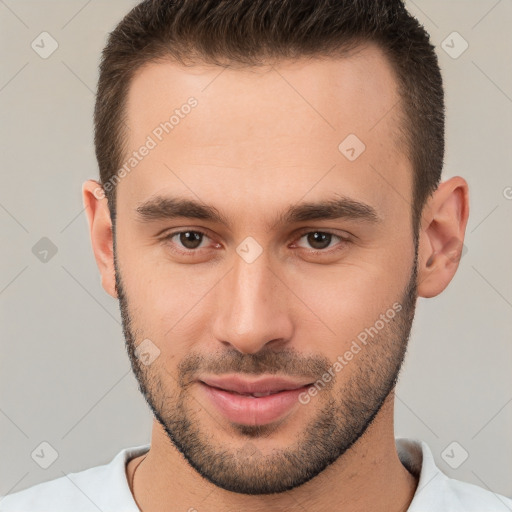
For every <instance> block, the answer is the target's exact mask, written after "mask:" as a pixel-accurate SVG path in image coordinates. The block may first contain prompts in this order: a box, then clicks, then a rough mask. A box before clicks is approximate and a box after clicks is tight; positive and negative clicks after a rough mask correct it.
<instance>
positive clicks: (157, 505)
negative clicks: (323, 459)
mask: <svg viewBox="0 0 512 512" xmlns="http://www.w3.org/2000/svg"><path fill="white" fill-rule="evenodd" d="M393 398H394V396H393V393H392V394H390V396H389V397H388V399H387V400H386V403H385V404H384V406H383V407H382V409H381V410H380V411H379V413H378V415H377V417H376V418H375V420H374V422H373V423H372V424H371V425H370V427H369V428H368V429H367V431H366V432H365V434H364V435H363V436H362V437H361V438H360V439H359V440H358V441H357V442H356V443H355V444H354V445H353V446H352V447H351V448H350V449H349V450H348V451H347V452H346V453H345V454H344V455H342V456H341V457H340V458H339V459H338V460H337V461H336V462H334V463H333V464H331V465H330V466H329V467H327V468H326V469H325V470H324V471H323V472H322V473H320V474H319V475H317V476H316V477H315V478H313V479H312V480H310V481H309V482H307V483H305V484H304V485H302V486H300V487H297V488H295V489H293V490H291V491H287V492H285V493H281V494H272V495H259V496H250V495H243V494H237V493H233V492H229V491H225V490H224V489H221V488H219V487H216V486H215V485H213V484H211V483H210V482H208V481H207V480H205V479H204V478H202V477H201V476H200V475H199V474H198V473H197V472H196V471H195V470H194V469H193V468H192V467H191V466H190V465H189V464H188V462H187V461H186V460H185V459H184V458H183V456H182V455H181V454H180V453H179V452H178V450H177V449H176V448H175V447H174V445H173V444H172V443H171V442H170V441H169V438H168V436H167V434H166V433H165V431H164V430H163V428H162V427H161V425H160V424H159V423H158V422H157V421H156V420H155V421H154V423H153V432H152V439H151V448H150V450H149V452H148V453H147V455H142V456H141V457H138V458H137V459H133V460H131V461H130V463H129V465H128V467H127V476H128V482H130V481H131V478H130V477H131V476H132V475H133V471H134V469H135V468H136V467H137V466H138V464H139V463H140V461H141V460H142V459H143V458H144V457H145V459H144V463H143V464H141V465H140V467H139V468H137V473H136V479H135V480H134V483H133V489H132V493H133V494H134V497H135V500H136V502H137V504H138V506H139V508H140V509H141V510H142V512H160V511H164V510H165V511H167V510H169V503H172V504H173V507H174V508H175V509H176V510H192V509H197V510H200V509H201V508H207V509H209V510H217V511H219V512H223V511H226V512H227V511H228V510H244V511H247V512H257V511H263V510H265V511H268V512H274V511H276V512H277V511H281V510H284V509H286V510H290V511H295V510H297V511H303V510H311V511H315V512H324V511H332V510H333V506H334V507H335V508H336V509H338V510H343V511H344V512H360V511H363V510H372V511H374V512H381V511H382V512H384V511H389V510H393V511H396V512H401V511H406V510H407V508H408V507H409V504H410V502H411V500H412V498H413V496H414V492H415V490H416V486H417V480H416V478H415V477H413V476H412V475H411V474H410V473H409V472H408V471H407V470H406V469H405V467H404V466H403V465H402V463H401V462H400V459H399V458H398V454H397V451H396V445H395V438H394V429H393Z"/></svg>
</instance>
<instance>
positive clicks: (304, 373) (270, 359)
mask: <svg viewBox="0 0 512 512" xmlns="http://www.w3.org/2000/svg"><path fill="white" fill-rule="evenodd" d="M331 364H332V363H331V362H330V361H329V359H328V358H327V357H325V356H319V355H310V356H304V355H302V354H300V353H298V352H296V351H294V350H282V351H274V350H265V351H260V352H258V353H256V354H243V353H241V352H239V351H238V350H236V349H228V350H226V351H222V352H216V353H213V354H212V353H208V354H201V353H198V352H193V353H190V354H188V355H187V356H185V357H184V358H183V359H182V360H181V361H180V363H179V364H178V383H179V385H180V386H181V387H186V386H188V385H189V384H190V383H192V382H194V381H195V380H197V379H198V378H199V376H200V375H204V374H211V375H220V374H226V373H237V374H246V375H253V376H254V375H263V374H265V375H276V374H279V375H282V376H288V377H297V378H304V379H311V381H313V380H317V379H318V378H320V377H321V376H322V375H323V374H324V373H326V372H327V371H328V370H329V368H330V366H331Z"/></svg>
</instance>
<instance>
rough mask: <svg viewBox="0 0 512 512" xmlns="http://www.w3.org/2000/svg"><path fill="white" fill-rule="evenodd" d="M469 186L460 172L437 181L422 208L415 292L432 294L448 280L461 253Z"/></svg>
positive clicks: (450, 278) (443, 287) (437, 291)
mask: <svg viewBox="0 0 512 512" xmlns="http://www.w3.org/2000/svg"><path fill="white" fill-rule="evenodd" d="M468 216H469V188H468V184H467V182H466V181H465V180H464V179H463V178H461V177H460V176H456V177H454V178H451V179H449V180H447V181H445V182H443V183H441V184H440V185H439V187H438V188H437V190H436V191H435V192H434V193H433V195H432V196H431V198H430V199H429V201H428V203H427V205H426V206H425V208H424V209H423V216H422V227H421V231H420V234H419V249H418V252H419V254H418V295H419V296H420V297H426V298H428V297H435V296H436V295H438V294H439V293H441V292H442V291H443V290H444V289H445V288H446V287H447V286H448V284H449V283H450V281H451V280H452V278H453V276H454V275H455V272H456V271H457V268H458V265H459V261H460V259H461V257H462V255H463V253H464V249H465V247H464V235H465V231H466V225H467V220H468Z"/></svg>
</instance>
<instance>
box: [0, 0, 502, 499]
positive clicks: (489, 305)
mask: <svg viewBox="0 0 512 512" xmlns="http://www.w3.org/2000/svg"><path fill="white" fill-rule="evenodd" d="M135 3H136V2H135V1H119V0H118V1H112V0H109V1H108V2H107V1H100V0H89V1H85V0H80V1H70V0H66V1H63V0H60V1H41V0H38V1H24V0H19V1H14V0H4V1H2V0H0V16H1V26H0V34H1V36H0V37H1V38H2V41H1V42H2V45H1V52H2V67H1V76H0V105H1V111H2V123H1V132H0V140H1V141H2V159H1V184H2V186H1V189H0V226H1V232H2V249H1V254H2V258H1V273H0V315H1V322H2V324H1V325H2V327H1V333H2V338H1V343H2V345H1V362H0V365H1V366H0V389H1V396H0V433H1V443H0V461H1V468H0V495H5V494H7V493H9V492H14V491H19V490H22V489H24V488H26V487H29V486H30V485H33V484H35V483H38V482H42V481H46V480H50V479H53V478H56V477H59V476H62V475H65V474H67V473H69V472H76V471H80V470H82V469H85V468H88V467H92V466H95V465H98V464H104V463H107V462H109V461H110V460H111V459H112V458H113V457H114V455H115V454H116V453H118V451H119V450H121V449H122V448H124V447H127V446H134V445H139V444H144V443H147V442H149V440H150V428H151V415H150V411H149V408H148V407H147V406H146V404H145V402H144V400H143V398H142V396H141V395H140V394H139V391H138V390H137V386H136V381H135V378H134V377H133V376H132V374H131V370H130V367H129V362H128V358H127V356H126V354H125V351H124V340H123V336H122V330H121V325H120V315H119V310H118V304H117V301H115V300H114V299H112V298H111V297H110V296H109V295H107V294H106V292H104V290H103V289H102V287H101V284H100V277H99V272H98V269H97V267H96V263H95V261H94V257H93V253H92V249H91V246H90V241H89V235H88V228H87V221H86V216H85V213H84V211H83V205H82V199H81V185H82V183H83V181H85V180H86V179H88V178H96V177H97V167H96V161H95V157H94V150H93V138H92V137H93V125H92V112H93V103H94V90H95V87H96V81H97V66H98V63H99V57H100V52H101V49H102V48H103V46H104V44H105V41H106V36H107V33H108V32H109V31H110V30H112V29H113V28H114V26H115V24H116V23H117V22H118V21H119V20H120V19H121V17H122V16H123V15H124V14H125V13H126V12H127V11H128V10H129V9H130V8H131V7H132V6H133V5H135ZM408 6H409V9H410V11H411V12H412V13H413V14H414V15H415V16H417V17H418V18H419V20H420V21H421V22H422V23H423V24H424V25H425V27H426V29H427V30H428V31H429V32H430V34H431V36H432V41H433V43H434V44H435V45H436V47H437V52H438V55H439V57H440V63H441V67H442V70H443V75H444V79H445V85H446V101H447V155H446V166H445V172H444V178H448V177H450V176H453V175H457V174H460V175H462V176H464V177H465V178H466V179H467V180H468V182H469V185H470V189H471V204H470V206H471V212H470V220H469V224H468V229H467V238H466V241H465V245H466V248H467V252H466V253H465V255H464V257H463V258H462V260H461V263H460V268H459V271H458V273H457V275H456V276H455V278H454V280H453V282H452V283H451V284H450V286H449V287H448V289H447V290H446V291H445V292H444V293H443V294H442V295H440V296H438V297H436V298H434V299H428V300H427V299H420V300H419V302H418V310H417V316H416V321H415V324H414V327H413V335H412V339H411V343H410V347H409V354H408V357H407V360H406V363H405V367H404V370H403V373H402V376H401V380H400V383H399V386H398V389H397V400H396V434H397V436H405V437H416V438H419V439H423V440H425V441H426V442H427V443H428V444H429V445H430V447H431V448H432V450H433V453H434V456H435V458H436V461H437V463H438V464H439V466H440V467H441V468H442V470H443V471H445V472H446V473H447V474H449V475H450V476H453V477H455V478H458V479H461V480H465V481H468V482H472V483H475V484H477V485H480V486H482V487H485V488H490V489H491V490H493V491H495V492H498V493H501V494H505V495H508V496H512V481H511V475H512V437H511V436H510V432H511V427H512V386H511V384H512V372H511V371H510V368H511V361H512V343H511V340H512V320H511V319H512V315H511V313H512V272H511V270H510V265H511V262H512V237H511V236H510V235H511V230H510V226H511V220H512V199H511V197H512V188H511V187H512V175H511V171H510V166H511V163H512V154H511V146H512V144H511V140H510V137H511V135H512V130H511V128H512V127H511V124H512V80H511V78H512V76H511V75H512V71H511V66H510V63H511V62H512V43H511V35H510V27H511V26H512V2H511V1H510V0H501V1H496V0H480V1H446V0H416V1H414V2H411V1H409V2H408ZM43 31H47V32H49V33H50V34H51V36H52V37H53V38H54V39H55V40H56V41H57V42H58V45H59V47H58V49H57V50H56V51H55V52H54V53H53V54H52V55H51V56H50V57H48V58H47V59H43V58H41V57H40V56H39V55H38V54H37V53H36V52H35V51H34V50H33V49H32V48H31V43H32V41H33V40H35V39H36V38H37V37H38V36H39V34H40V33H41V32H43ZM453 31H457V32H459V33H460V34H461V36H462V37H463V38H464V39H465V40H466V41H467V42H468V44H469V47H468V49H467V50H466V51H465V52H464V53H462V54H461V55H460V56H458V58H452V57H451V56H449V55H448V54H447V53H446V52H445V50H444V49H443V46H442V42H443V41H444V40H446V41H447V43H448V44H449V45H450V46H453V48H452V49H451V50H450V51H451V52H452V53H453V52H458V51H460V49H461V48H462V46H461V44H460V43H461V41H460V40H458V39H454V38H453V37H454V36H450V34H452V32H453ZM447 38H448V39H447ZM42 237H47V238H49V239H50V240H51V241H52V243H53V244H54V245H55V246H56V248H57V250H58V252H57V253H56V254H55V255H53V256H52V255H51V252H50V253H49V254H48V256H47V261H46V262H43V261H40V259H38V258H37V257H36V255H35V254H34V253H33V250H32V249H33V247H34V245H35V244H36V243H38V241H39V240H40V239H41V238H42ZM40 243H42V242H40ZM43 441H46V442H47V443H50V445H51V446H52V447H53V448H54V449H55V450H56V451H57V452H58V458H57V459H56V460H55V462H54V463H53V464H52V465H51V466H50V467H49V468H48V469H42V468H41V467H40V466H39V465H38V464H36V462H35V461H34V460H33V458H32V457H31V453H33V452H34V450H35V449H36V448H38V447H39V446H40V443H41V442H43ZM453 441H456V442H457V443H459V445H460V447H459V446H458V445H457V446H456V447H455V449H454V451H453V452H452V451H451V448H450V449H449V450H448V453H449V454H450V455H451V456H452V457H451V459H447V458H446V457H445V458H443V456H442V453H443V451H444V450H445V448H447V447H448V446H449V445H450V443H452V442H453ZM462 450H466V451H467V452H468V454H469V457H468V458H467V460H466V461H464V462H463V463H462V464H461V465H460V466H459V467H458V468H457V469H452V468H451V467H450V466H449V465H448V464H447V462H446V460H450V462H451V463H452V465H453V464H454V462H453V461H454V460H455V462H457V461H460V460H461V458H462V455H463V454H464V452H463V451H462ZM47 453H48V451H47Z"/></svg>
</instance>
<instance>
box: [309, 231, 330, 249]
mask: <svg viewBox="0 0 512 512" xmlns="http://www.w3.org/2000/svg"><path fill="white" fill-rule="evenodd" d="M306 236H307V241H308V244H309V245H310V246H311V247H312V248H313V249H316V250H322V249H327V248H328V247H329V245H330V243H331V240H332V235H331V233H324V232H322V231H313V232H311V233H308V234H307V235H306Z"/></svg>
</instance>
